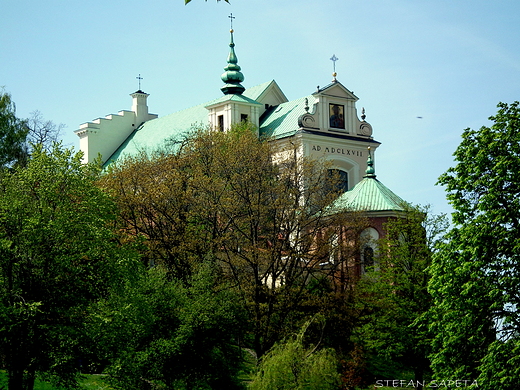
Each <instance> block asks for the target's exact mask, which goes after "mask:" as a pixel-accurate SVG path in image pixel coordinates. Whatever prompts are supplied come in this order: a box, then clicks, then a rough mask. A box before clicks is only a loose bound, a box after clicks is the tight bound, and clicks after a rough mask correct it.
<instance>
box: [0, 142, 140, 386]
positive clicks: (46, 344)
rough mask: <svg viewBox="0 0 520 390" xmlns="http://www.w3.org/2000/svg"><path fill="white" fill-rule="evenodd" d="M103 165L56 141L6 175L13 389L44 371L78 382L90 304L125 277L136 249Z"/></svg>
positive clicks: (6, 346)
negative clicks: (103, 178) (124, 237)
mask: <svg viewBox="0 0 520 390" xmlns="http://www.w3.org/2000/svg"><path fill="white" fill-rule="evenodd" d="M98 174H99V169H98V168H96V167H95V166H92V165H82V164H81V154H79V153H78V154H74V152H73V151H72V150H66V149H63V148H62V147H61V146H60V145H58V144H56V145H55V146H54V148H53V149H52V151H51V152H46V151H45V150H43V149H42V147H41V146H40V147H37V148H36V149H35V150H34V153H33V157H32V158H31V160H30V161H29V162H28V165H27V166H26V167H23V166H15V167H14V168H13V169H12V170H10V171H4V172H3V173H2V176H1V177H0V324H1V326H0V361H1V362H2V363H3V366H4V367H5V369H6V370H7V373H8V376H9V389H13V390H31V389H32V388H33V384H34V378H35V375H36V374H37V373H39V374H46V375H50V376H52V377H53V378H55V379H56V380H57V381H58V382H60V383H62V384H67V385H71V384H73V383H74V382H75V375H76V373H77V371H78V367H77V359H78V357H80V356H81V354H82V348H83V347H84V344H83V343H82V338H83V335H84V329H83V323H84V316H85V313H86V308H87V307H88V306H89V305H90V304H91V303H92V302H93V301H94V300H96V299H99V298H100V297H101V296H103V295H104V294H106V293H107V288H108V286H110V285H111V284H112V283H113V282H115V281H116V280H118V277H119V276H120V275H121V272H120V270H121V265H125V266H126V265H128V264H132V262H133V259H134V258H135V257H133V255H132V252H126V251H123V250H121V248H119V247H117V246H116V244H115V243H116V241H115V240H114V236H113V234H112V233H111V229H110V228H109V226H108V224H109V223H111V222H113V221H114V218H115V207H114V203H113V202H112V201H111V200H110V199H109V197H108V196H107V195H106V194H105V193H104V192H103V191H101V190H100V189H99V188H98V187H96V186H95V185H94V184H95V180H97V178H98Z"/></svg>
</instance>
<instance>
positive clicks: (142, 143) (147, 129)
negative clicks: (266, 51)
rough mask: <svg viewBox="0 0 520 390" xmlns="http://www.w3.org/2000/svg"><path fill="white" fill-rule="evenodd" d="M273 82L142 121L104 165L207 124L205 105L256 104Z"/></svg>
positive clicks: (151, 150)
mask: <svg viewBox="0 0 520 390" xmlns="http://www.w3.org/2000/svg"><path fill="white" fill-rule="evenodd" d="M272 82H273V81H268V82H266V83H263V84H260V85H257V86H255V87H252V88H249V89H246V90H245V91H244V93H243V94H242V95H224V96H222V97H220V98H217V99H214V100H211V101H209V102H207V103H203V104H199V105H197V106H194V107H191V108H187V109H185V110H182V111H177V112H174V113H173V114H170V115H166V116H163V117H160V118H157V119H152V120H150V121H147V122H145V123H143V124H142V125H141V126H140V127H139V128H137V129H136V130H135V131H134V132H133V133H132V134H130V136H129V137H128V138H127V139H126V140H125V142H123V143H122V144H121V146H120V147H119V148H118V149H117V150H116V151H115V152H114V153H113V154H112V156H110V158H109V159H108V160H107V162H106V163H105V166H106V165H108V164H110V163H112V162H114V161H116V160H117V159H119V158H120V157H122V156H125V155H126V156H135V155H137V154H139V153H141V152H146V153H152V152H155V151H157V150H158V149H159V148H160V147H164V146H165V145H166V144H167V142H168V140H175V139H179V138H180V137H181V136H182V135H183V134H186V133H187V132H189V131H190V130H192V129H193V127H195V126H206V125H207V124H208V110H207V108H206V107H207V106H210V105H212V104H215V103H220V102H224V101H240V102H246V103H249V104H260V103H258V102H257V101H256V100H255V98H258V97H259V96H260V95H261V94H262V93H263V92H264V91H265V90H266V88H267V87H268V86H269V85H271V83H272Z"/></svg>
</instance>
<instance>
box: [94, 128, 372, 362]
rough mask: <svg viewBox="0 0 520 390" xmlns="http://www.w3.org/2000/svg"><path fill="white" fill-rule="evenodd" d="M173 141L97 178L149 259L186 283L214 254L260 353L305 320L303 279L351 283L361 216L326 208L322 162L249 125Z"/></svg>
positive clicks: (325, 176)
mask: <svg viewBox="0 0 520 390" xmlns="http://www.w3.org/2000/svg"><path fill="white" fill-rule="evenodd" d="M173 146H174V147H173V150H167V151H166V152H165V153H162V154H158V155H155V156H137V157H135V158H130V159H127V160H126V161H125V162H123V163H122V164H119V165H117V166H114V167H112V168H111V169H110V170H109V172H108V174H107V175H106V176H105V177H104V178H103V186H104V187H105V188H106V189H107V190H108V191H110V193H112V194H113V195H114V196H115V198H116V199H117V203H118V205H119V207H120V210H121V216H122V225H121V232H123V233H124V234H126V235H127V236H128V237H142V238H143V239H144V242H145V244H146V245H147V248H148V251H147V252H146V254H145V256H146V258H147V259H148V261H149V262H151V263H154V264H160V265H161V266H163V267H165V268H166V269H167V270H168V272H169V273H170V276H171V277H172V278H175V279H179V280H181V281H184V282H185V283H189V279H190V277H191V274H192V270H193V269H194V267H195V266H196V265H197V264H198V263H199V262H200V260H201V259H203V258H206V257H207V256H208V255H209V256H210V258H212V259H214V261H215V262H216V263H217V264H218V266H219V267H220V268H221V269H222V271H223V275H224V276H225V277H226V278H227V279H228V280H229V281H230V282H231V283H232V284H233V285H234V286H235V288H236V289H237V291H238V292H239V294H240V295H241V297H242V299H243V300H242V302H243V303H244V306H245V308H246V309H247V310H248V313H249V317H250V318H251V322H252V324H253V328H254V329H253V331H252V335H251V339H250V340H249V342H250V344H251V345H250V346H251V347H252V348H253V349H254V350H255V351H256V352H257V354H258V356H261V355H262V354H263V353H264V352H265V351H266V350H267V349H269V348H270V347H271V346H272V345H273V344H274V342H275V341H277V340H279V339H280V338H281V337H283V335H286V334H291V333H292V332H293V331H294V330H295V329H294V328H295V327H299V326H300V325H301V322H302V321H305V319H304V317H305V316H308V312H307V313H305V311H308V310H311V309H310V308H309V307H303V306H304V303H305V305H306V304H307V303H311V302H314V304H318V302H319V300H317V299H316V300H312V299H308V298H309V297H308V294H309V289H308V285H309V282H311V281H312V280H315V279H319V278H322V277H331V278H332V277H337V279H338V283H333V286H336V287H337V286H343V287H344V286H348V277H349V275H348V272H347V271H346V270H347V267H346V266H345V261H346V259H351V258H352V255H353V253H357V251H358V241H359V234H360V232H361V230H362V229H363V228H364V227H365V223H366V221H365V220H364V219H363V218H362V217H361V216H359V215H357V214H355V213H351V214H348V215H347V213H334V214H331V213H330V212H329V210H328V208H327V206H328V205H329V204H330V202H331V201H332V200H333V199H334V198H335V197H336V196H337V194H335V193H333V192H331V191H326V190H325V189H326V188H329V189H330V188H336V186H334V185H333V184H334V183H331V181H333V180H335V178H334V177H331V176H330V175H328V173H327V169H326V166H324V165H323V164H320V163H318V162H316V161H311V160H307V159H305V158H302V157H300V156H301V153H299V149H298V145H295V146H294V148H291V149H288V150H278V149H277V148H276V145H275V144H274V143H271V142H266V141H264V140H259V139H258V136H257V133H256V129H255V128H254V127H253V126H252V125H251V124H250V123H243V124H240V125H238V126H237V127H235V128H233V129H232V130H231V131H228V132H225V133H223V132H215V131H211V130H207V129H202V130H199V131H195V132H194V133H192V134H191V135H189V136H188V137H187V138H186V139H183V140H180V141H178V142H177V143H174V144H173ZM328 184H329V185H328ZM172 200H175V201H172ZM339 236H341V240H340V239H337V238H336V239H334V238H335V237H339ZM340 245H341V250H340V248H339V246H340ZM332 254H336V255H332ZM334 256H336V257H334ZM338 288H339V287H338ZM320 308H321V307H320V306H319V305H317V306H315V307H314V308H313V309H312V310H320ZM313 314H314V312H313Z"/></svg>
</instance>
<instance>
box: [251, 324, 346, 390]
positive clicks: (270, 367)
mask: <svg viewBox="0 0 520 390" xmlns="http://www.w3.org/2000/svg"><path fill="white" fill-rule="evenodd" d="M306 328H307V325H306V326H304V328H303V330H302V331H301V332H300V333H299V334H298V336H297V337H295V338H292V339H288V340H285V341H283V342H279V343H277V344H275V345H274V346H273V347H272V348H271V349H270V350H269V351H268V352H267V353H266V354H265V355H264V356H263V357H262V360H261V362H260V364H259V366H258V370H257V373H256V375H255V377H254V379H253V381H252V382H251V383H250V385H249V388H250V389H251V390H271V389H278V390H304V389H305V390H318V389H319V390H327V389H337V388H338V386H339V383H340V381H339V373H338V360H337V358H336V354H335V352H334V350H332V349H318V348H317V347H313V346H310V347H305V346H304V343H303V336H304V333H305V330H306Z"/></svg>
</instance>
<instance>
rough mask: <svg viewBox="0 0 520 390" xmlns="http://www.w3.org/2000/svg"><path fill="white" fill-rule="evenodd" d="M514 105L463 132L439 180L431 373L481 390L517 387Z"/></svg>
mask: <svg viewBox="0 0 520 390" xmlns="http://www.w3.org/2000/svg"><path fill="white" fill-rule="evenodd" d="M519 105H520V104H519V102H514V103H513V104H510V105H508V104H506V103H500V104H499V105H498V112H497V114H496V115H494V116H492V117H490V120H491V121H492V122H493V124H492V125H491V126H490V127H486V126H483V127H481V128H480V130H471V129H466V130H465V131H464V133H463V135H462V142H461V143H460V145H459V146H458V148H457V150H456V151H455V153H454V156H455V160H456V162H457V164H456V166H455V167H452V168H450V169H448V171H447V172H446V173H444V174H443V175H442V176H441V177H440V178H439V183H440V184H442V185H444V186H445V187H446V191H447V198H448V200H449V201H450V203H451V204H452V206H453V208H454V213H453V224H454V227H453V228H452V229H451V231H450V232H449V234H448V241H447V242H446V243H445V244H443V245H442V247H441V250H440V251H439V253H438V254H437V255H436V256H435V257H434V260H433V264H432V266H431V274H432V278H431V282H430V286H429V289H430V291H431V293H432V296H433V298H434V306H433V308H432V310H431V321H432V323H431V330H432V331H433V333H434V334H435V337H434V339H433V354H432V358H433V359H432V367H433V370H434V373H435V374H436V376H437V377H445V378H448V377H457V378H465V379H468V380H470V379H473V380H476V379H477V377H478V379H479V382H478V384H479V388H484V389H511V388H516V387H518V386H519V384H520V373H519V371H518V367H519V366H518V364H516V362H517V360H518V349H519V345H520V344H519V343H520V340H519V338H518V335H519V330H520V312H519V311H518V307H519V304H520V294H519V290H518V285H519V283H520V171H519V170H518V167H519V166H520V108H519ZM507 367H511V368H512V371H508V370H504V369H505V368H507ZM513 367H515V368H513Z"/></svg>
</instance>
